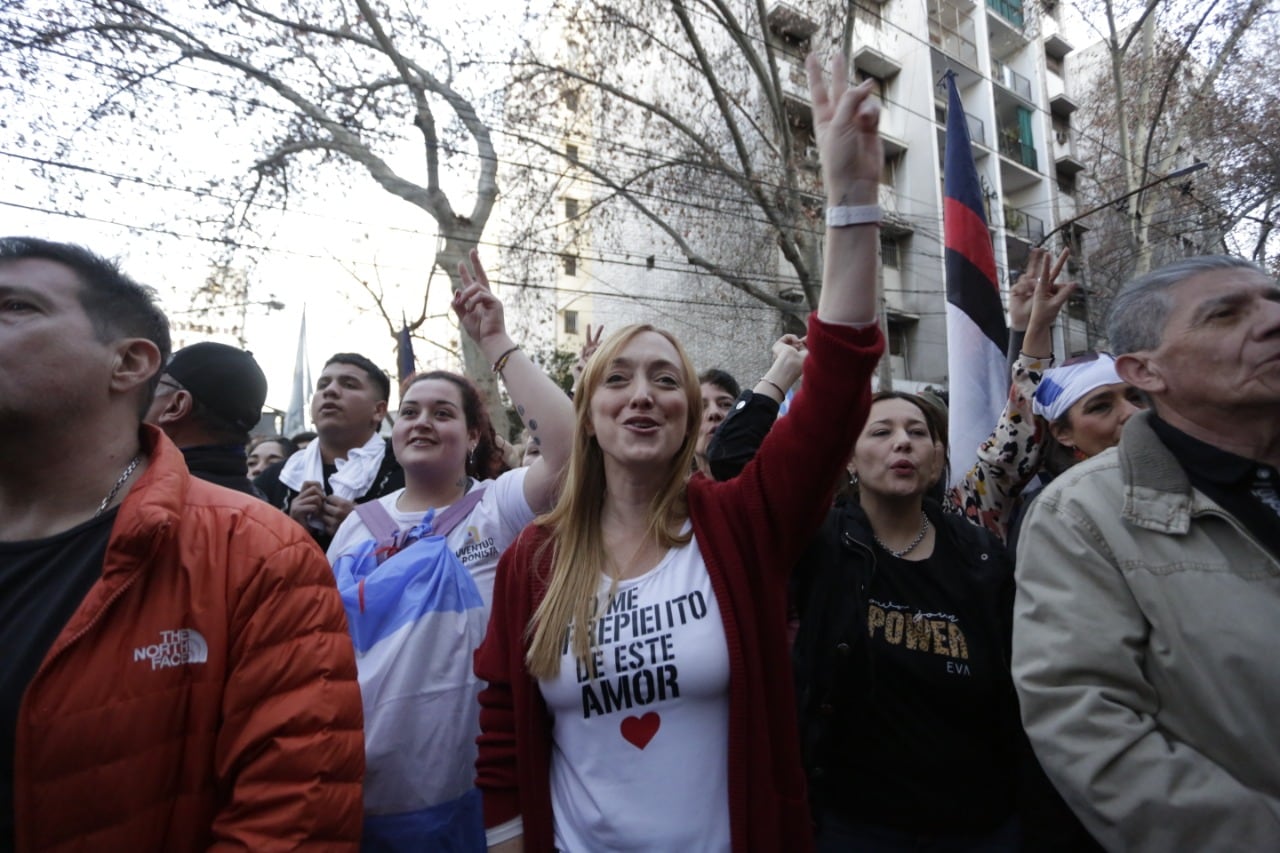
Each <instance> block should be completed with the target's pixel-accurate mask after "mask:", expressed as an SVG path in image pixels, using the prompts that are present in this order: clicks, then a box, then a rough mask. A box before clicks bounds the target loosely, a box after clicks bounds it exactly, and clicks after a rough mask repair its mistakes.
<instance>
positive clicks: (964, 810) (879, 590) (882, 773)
mask: <svg viewBox="0 0 1280 853" xmlns="http://www.w3.org/2000/svg"><path fill="white" fill-rule="evenodd" d="M939 546H942V539H941V538H939ZM942 550H943V548H941V547H940V548H939V549H938V550H935V552H934V553H933V555H931V556H930V557H929V558H928V559H926V560H921V561H918V562H913V561H909V560H902V559H898V558H895V557H893V556H891V555H890V554H889V553H888V552H887V551H885V550H884V549H882V548H879V547H877V548H876V549H875V554H876V563H877V570H876V572H875V574H874V576H873V578H872V581H871V584H870V588H869V589H868V591H867V597H868V600H867V621H866V623H865V629H866V632H867V634H866V637H865V641H866V647H865V653H866V655H867V673H866V674H867V679H866V683H865V684H864V685H854V686H853V690H854V692H855V695H856V694H857V693H859V692H860V693H861V694H862V697H861V701H855V702H854V704H853V706H852V709H851V715H850V718H849V719H848V720H847V721H844V722H846V723H847V725H844V726H839V725H838V726H836V728H837V729H840V730H842V731H843V733H844V734H843V735H842V736H841V737H839V740H840V741H841V742H842V743H841V744H840V748H841V751H845V752H846V756H847V758H846V761H845V762H843V763H845V765H846V766H848V767H849V768H851V769H852V770H853V772H852V773H850V774H849V776H848V778H847V779H846V780H844V784H843V785H842V786H841V787H842V788H843V790H842V791H841V792H840V796H839V799H840V800H841V801H842V802H840V803H839V804H837V803H831V804H830V805H831V806H833V807H835V808H838V809H839V810H840V811H842V812H844V813H846V814H849V815H850V816H851V817H853V818H854V819H857V820H862V821H866V822H869V823H874V824H879V825H882V826H889V827H893V828H895V829H900V830H904V831H919V832H923V833H931V834H967V833H976V832H983V831H987V830H990V829H992V828H994V827H995V826H996V825H998V824H999V823H1001V822H1002V821H1004V820H1005V819H1007V818H1008V817H1009V815H1010V813H1011V812H1012V809H1013V772H1012V762H1011V759H1010V732H1009V730H1008V724H1009V720H1008V717H1009V708H1010V705H1009V702H1010V694H1009V692H1008V691H1009V689H1010V688H1009V675H1008V664H1007V663H1006V661H1005V655H1004V649H1005V643H1006V640H1005V638H1003V637H1002V636H1001V632H1002V631H1003V630H1004V627H1002V625H1003V622H1002V620H1001V619H1000V618H999V615H998V614H999V613H1000V607H1002V606H1003V605H1002V603H1001V601H1000V600H999V599H1000V590H999V589H998V588H996V587H995V586H990V587H988V586H986V585H979V584H978V583H976V582H975V580H974V579H973V578H971V577H968V576H967V573H966V572H965V571H964V569H963V568H962V567H961V566H960V565H958V564H956V563H955V562H954V561H952V560H949V559H947V558H946V556H945V555H944V554H943V553H941V551H942Z"/></svg>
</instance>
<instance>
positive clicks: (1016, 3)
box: [987, 0, 1026, 30]
mask: <svg viewBox="0 0 1280 853" xmlns="http://www.w3.org/2000/svg"><path fill="white" fill-rule="evenodd" d="M987 8H988V9H990V10H991V11H992V12H995V13H996V14H997V15H999V16H1000V17H1001V18H1004V19H1005V21H1006V22H1008V23H1009V25H1010V26H1013V27H1016V28H1017V29H1019V30H1021V29H1022V28H1023V27H1024V26H1025V25H1026V20H1025V18H1024V17H1023V15H1022V0H987Z"/></svg>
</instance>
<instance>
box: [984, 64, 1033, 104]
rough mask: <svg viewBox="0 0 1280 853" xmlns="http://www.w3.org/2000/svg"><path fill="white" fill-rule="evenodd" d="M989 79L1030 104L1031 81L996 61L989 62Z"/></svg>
mask: <svg viewBox="0 0 1280 853" xmlns="http://www.w3.org/2000/svg"><path fill="white" fill-rule="evenodd" d="M991 79H992V80H995V81H996V82H997V83H999V84H1000V85H1001V86H1002V87H1004V88H1005V89H1007V90H1008V91H1010V92H1012V93H1013V94H1015V95H1017V96H1018V97H1019V98H1021V99H1022V100H1024V101H1026V102H1027V103H1032V98H1031V81H1030V80H1028V79H1027V78H1026V77H1023V76H1022V75H1021V74H1019V73H1018V72H1017V71H1014V70H1013V69H1012V68H1010V67H1009V66H1007V65H1005V64H1004V63H1003V62H1001V61H1000V60H998V59H993V60H991Z"/></svg>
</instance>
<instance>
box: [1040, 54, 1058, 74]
mask: <svg viewBox="0 0 1280 853" xmlns="http://www.w3.org/2000/svg"><path fill="white" fill-rule="evenodd" d="M1044 67H1045V69H1046V70H1048V71H1049V73H1051V74H1057V75H1058V76H1059V77H1061V76H1062V58H1061V57H1059V56H1054V55H1053V54H1051V53H1046V54H1045V55H1044Z"/></svg>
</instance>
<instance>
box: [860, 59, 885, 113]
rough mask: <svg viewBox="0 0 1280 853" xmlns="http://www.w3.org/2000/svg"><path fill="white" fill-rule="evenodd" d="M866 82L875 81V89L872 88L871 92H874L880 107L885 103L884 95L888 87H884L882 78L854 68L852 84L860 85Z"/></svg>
mask: <svg viewBox="0 0 1280 853" xmlns="http://www.w3.org/2000/svg"><path fill="white" fill-rule="evenodd" d="M866 80H874V81H876V82H875V88H873V89H872V91H873V92H875V95H876V97H877V98H879V99H880V103H881V105H883V104H885V103H886V101H885V93H886V92H887V91H888V87H887V86H885V82H884V78H883V77H877V76H876V75H874V74H868V73H867V72H866V71H863V70H862V69H861V68H855V69H854V71H853V82H855V83H862V82H864V81H866Z"/></svg>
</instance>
